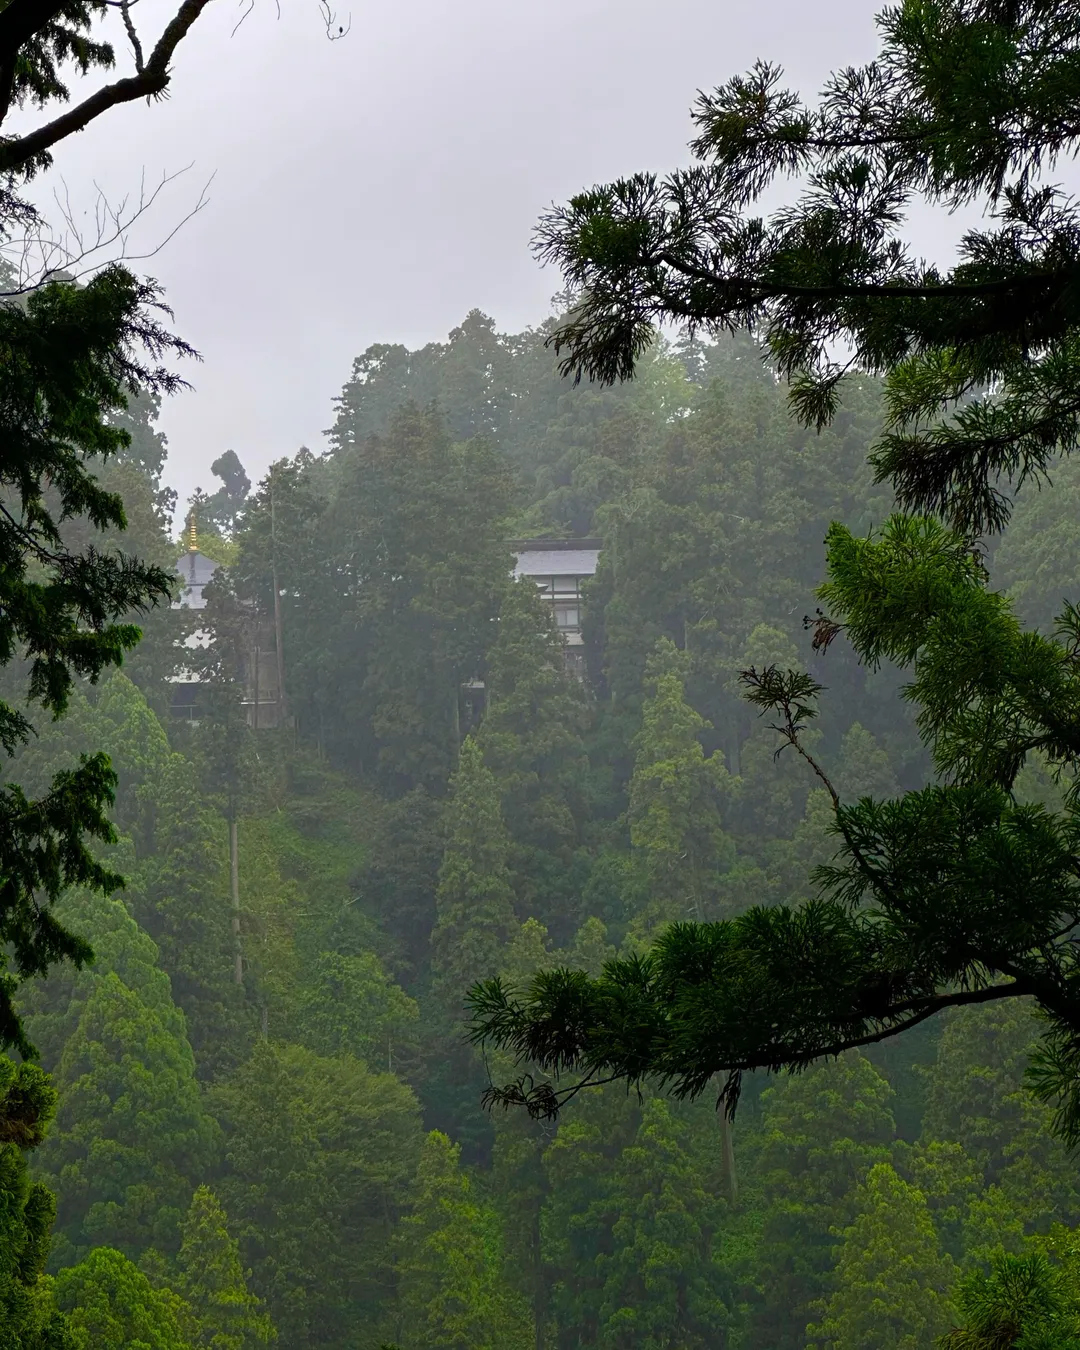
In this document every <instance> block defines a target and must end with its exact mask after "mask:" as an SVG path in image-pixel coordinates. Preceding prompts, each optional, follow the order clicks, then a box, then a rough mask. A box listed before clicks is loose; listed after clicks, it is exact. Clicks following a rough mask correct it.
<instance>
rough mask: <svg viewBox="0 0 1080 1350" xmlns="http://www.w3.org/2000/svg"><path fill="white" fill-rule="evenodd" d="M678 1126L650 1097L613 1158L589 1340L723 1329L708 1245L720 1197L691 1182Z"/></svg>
mask: <svg viewBox="0 0 1080 1350" xmlns="http://www.w3.org/2000/svg"><path fill="white" fill-rule="evenodd" d="M683 1133H684V1131H683V1130H682V1129H681V1128H680V1124H679V1122H678V1121H677V1120H676V1118H675V1117H674V1115H673V1113H672V1111H671V1108H670V1107H669V1106H668V1105H667V1104H666V1103H665V1102H663V1101H661V1100H659V1099H654V1100H653V1101H651V1102H649V1103H648V1104H647V1105H646V1107H645V1109H644V1112H643V1114H642V1120H641V1125H640V1127H639V1129H638V1132H637V1137H636V1139H635V1140H634V1142H633V1144H632V1145H631V1146H630V1147H629V1148H626V1149H624V1150H623V1152H622V1155H621V1157H620V1158H619V1163H618V1167H617V1169H616V1172H615V1176H614V1187H613V1191H612V1195H611V1200H610V1203H611V1207H612V1211H613V1215H614V1224H613V1226H612V1231H611V1237H612V1248H613V1249H612V1252H611V1255H610V1256H609V1257H608V1258H607V1260H606V1261H605V1262H604V1265H603V1276H604V1281H603V1286H602V1289H601V1294H600V1337H599V1341H598V1344H600V1345H603V1346H605V1347H611V1350H632V1348H633V1347H637V1346H655V1347H657V1350H660V1347H671V1350H674V1347H676V1346H678V1347H680V1350H683V1348H685V1350H705V1348H706V1347H710V1346H713V1345H715V1344H717V1342H718V1341H721V1340H722V1339H723V1337H724V1335H725V1332H726V1329H727V1325H728V1311H727V1308H726V1307H725V1304H724V1300H723V1297H722V1294H723V1286H722V1272H721V1270H720V1267H719V1265H718V1263H717V1261H716V1256H715V1253H714V1251H713V1234H714V1231H715V1229H716V1226H717V1224H718V1220H719V1217H720V1216H719V1212H718V1211H719V1208H720V1206H718V1204H717V1202H716V1201H715V1200H714V1199H712V1198H711V1197H710V1196H709V1195H708V1194H707V1193H706V1190H705V1188H704V1187H703V1185H702V1184H701V1177H700V1175H699V1174H698V1173H697V1172H696V1169H695V1167H694V1164H693V1162H692V1160H691V1158H690V1156H689V1155H688V1153H687V1151H686V1148H685V1144H684V1141H683V1138H682V1135H683Z"/></svg>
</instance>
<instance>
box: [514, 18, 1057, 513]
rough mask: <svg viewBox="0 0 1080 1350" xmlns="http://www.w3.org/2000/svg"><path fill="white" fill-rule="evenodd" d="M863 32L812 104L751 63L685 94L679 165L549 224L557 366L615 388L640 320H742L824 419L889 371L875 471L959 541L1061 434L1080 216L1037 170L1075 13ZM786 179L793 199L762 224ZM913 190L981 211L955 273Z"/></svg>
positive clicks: (702, 327) (642, 327)
mask: <svg viewBox="0 0 1080 1350" xmlns="http://www.w3.org/2000/svg"><path fill="white" fill-rule="evenodd" d="M877 26H878V31H879V34H880V40H881V50H880V52H879V53H878V55H877V57H876V58H875V60H874V61H872V62H870V63H869V64H867V65H865V66H862V67H853V68H845V69H841V70H838V71H836V72H835V73H834V74H833V75H832V76H831V77H830V78H829V80H828V81H827V82H826V85H825V88H824V90H823V92H822V95H821V99H820V101H819V102H818V104H817V105H816V106H813V105H807V104H806V103H804V102H803V100H802V99H801V97H800V96H799V95H798V94H797V93H795V92H794V91H792V90H787V89H784V88H783V86H782V84H781V80H782V72H781V70H780V68H779V67H778V66H776V65H773V64H770V63H768V62H766V61H758V62H757V63H756V64H755V65H754V67H753V68H752V69H751V70H750V71H749V72H748V74H746V75H744V76H736V77H734V78H733V79H731V80H729V81H728V82H727V83H726V84H724V85H722V86H721V87H720V88H718V89H716V90H714V91H713V92H711V93H701V94H699V95H698V98H697V101H696V103H695V106H694V111H693V121H694V127H695V133H696V134H695V139H694V141H693V142H692V147H691V148H692V150H693V152H694V155H695V157H696V160H697V162H696V163H694V164H693V165H691V166H690V167H689V168H686V169H680V170H676V171H675V172H673V173H671V174H669V175H667V176H666V177H663V178H660V177H658V176H657V175H655V174H651V173H641V174H636V175H634V176H633V177H630V178H625V179H621V180H619V181H618V182H615V183H611V184H606V185H602V186H598V187H594V188H592V189H590V190H589V191H585V192H581V193H579V194H578V195H577V196H575V197H573V198H572V199H571V200H570V202H569V203H568V204H566V205H565V206H562V207H557V208H555V209H554V210H553V211H551V212H550V213H549V214H548V215H547V216H546V217H545V218H544V219H543V220H542V222H541V224H540V228H539V232H538V236H537V249H538V252H539V254H540V257H541V258H542V259H543V260H544V261H546V262H549V263H554V264H555V265H556V266H557V267H558V268H559V269H560V270H561V272H562V273H563V275H564V277H565V278H566V281H567V284H568V286H569V287H570V288H571V289H572V291H573V292H574V294H575V295H576V297H577V302H576V304H575V305H574V307H573V309H572V310H571V311H570V313H569V315H567V316H566V318H565V319H564V320H563V321H562V322H561V323H560V324H559V326H558V327H557V328H556V329H555V331H554V333H553V334H552V335H551V341H552V342H553V344H554V346H555V348H556V350H557V351H558V352H559V353H560V354H561V355H562V361H561V368H562V369H563V371H564V372H566V373H569V374H573V375H575V376H576V377H579V378H580V377H581V376H582V375H586V376H588V377H590V378H593V379H597V380H600V381H604V382H612V381H615V380H624V379H627V378H629V377H630V376H631V375H633V374H634V372H635V369H636V367H637V365H638V363H639V361H640V359H641V357H642V354H643V353H644V352H645V351H647V349H648V348H649V346H650V344H651V342H652V340H653V333H654V328H653V325H654V324H655V323H658V322H661V321H663V320H671V319H676V320H677V321H678V322H679V323H684V324H687V325H688V328H689V333H690V336H691V338H693V336H694V335H695V333H698V332H705V333H709V334H716V333H719V332H724V331H739V330H743V331H746V332H748V333H751V334H754V335H755V336H759V337H761V338H763V339H764V343H765V345H766V348H767V350H768V352H769V354H770V356H771V358H772V361H773V363H774V364H775V367H776V369H777V370H778V371H779V373H780V374H781V375H783V376H785V377H787V379H788V380H789V381H790V382H791V402H792V405H793V407H794V410H795V411H796V413H797V414H798V416H799V418H800V419H801V420H802V421H803V422H804V423H806V424H807V425H811V426H816V427H819V428H820V427H822V426H824V425H826V424H828V423H829V422H831V421H832V420H833V419H834V418H835V417H836V416H837V412H838V409H839V408H840V406H841V400H842V398H843V394H844V392H845V390H846V387H847V386H848V385H850V384H851V383H854V382H856V381H857V380H858V375H859V372H867V371H869V372H875V373H879V374H884V375H886V376H887V381H888V383H887V410H888V421H887V427H886V432H885V435H884V436H883V437H882V438H881V439H880V441H879V442H878V444H877V446H876V448H875V449H874V451H873V454H872V460H873V463H874V465H875V468H876V470H877V473H878V474H879V475H880V477H882V478H887V479H891V480H892V482H893V484H894V486H895V488H896V490H897V494H898V497H899V498H900V501H901V503H902V504H903V505H904V506H906V507H908V508H915V509H924V510H925V509H929V510H940V511H942V512H943V513H945V514H948V515H950V516H951V517H952V519H953V521H954V523H957V524H958V525H960V526H961V527H963V528H970V529H971V530H972V531H973V532H974V531H976V530H979V529H981V528H982V527H984V526H986V525H989V526H990V527H996V526H1000V525H1001V524H1002V522H1003V521H1004V520H1005V519H1006V518H1007V516H1008V510H1009V503H1008V497H1007V493H1006V492H1005V491H1004V488H1005V485H1006V483H1007V481H1008V480H1010V479H1011V480H1012V481H1013V482H1019V483H1022V482H1023V481H1024V480H1025V479H1027V478H1029V477H1030V476H1032V475H1036V476H1037V475H1038V474H1039V473H1040V472H1041V471H1042V470H1043V469H1044V468H1045V467H1046V466H1047V464H1048V462H1049V460H1050V458H1051V457H1052V456H1053V454H1054V452H1055V451H1056V450H1057V449H1058V448H1062V449H1065V450H1069V449H1071V448H1072V446H1073V445H1074V444H1075V440H1076V434H1077V419H1078V417H1080V405H1078V404H1077V401H1076V398H1075V393H1074V387H1075V374H1076V323H1077V316H1076V313H1075V310H1074V308H1073V304H1072V300H1071V295H1072V292H1071V289H1070V288H1071V284H1072V283H1071V277H1072V268H1073V266H1074V264H1075V257H1076V252H1077V248H1078V242H1080V218H1078V214H1077V208H1076V206H1075V203H1074V202H1073V201H1072V200H1071V199H1070V198H1069V197H1067V196H1066V195H1065V193H1064V192H1063V191H1062V190H1059V189H1056V188H1052V187H1048V186H1046V185H1045V184H1046V179H1045V176H1044V173H1045V171H1046V170H1048V169H1050V170H1051V171H1052V169H1051V166H1052V165H1054V164H1055V163H1056V162H1057V160H1058V158H1059V156H1068V155H1070V154H1072V153H1073V152H1074V151H1075V148H1076V144H1077V130H1076V125H1075V121H1074V119H1073V117H1072V110H1073V92H1072V78H1073V75H1074V73H1075V68H1076V62H1077V59H1078V57H1077V53H1078V49H1080V23H1078V21H1077V19H1076V16H1075V14H1074V13H1073V12H1071V11H1070V12H1069V14H1068V15H1065V14H1063V13H1061V12H1060V11H1059V10H1058V9H1057V8H1056V7H1053V6H1047V5H1045V4H1042V3H1040V0H1027V2H1026V3H1020V4H997V3H992V4H984V3H982V2H981V0H960V2H959V3H938V2H936V0H929V2H928V0H905V3H901V4H897V5H894V6H892V7H890V8H887V9H885V10H883V11H882V12H881V13H880V14H879V15H878V18H877ZM785 178H794V179H796V180H797V181H798V182H799V183H800V184H801V185H802V186H801V188H800V189H799V191H798V195H797V196H795V197H794V199H792V200H788V201H787V202H785V203H783V204H782V205H780V206H778V207H777V209H776V210H775V211H774V212H773V214H772V215H771V217H769V218H768V219H764V220H763V219H759V218H757V217H756V216H755V214H754V213H755V212H756V211H757V210H758V202H759V198H760V197H761V195H762V194H763V193H764V192H765V191H766V190H767V189H769V188H771V187H772V186H773V185H774V184H775V182H776V181H777V180H778V179H785ZM919 199H921V200H923V201H924V202H927V203H929V204H931V205H934V206H945V207H949V208H951V207H954V206H959V205H961V204H969V205H978V207H979V208H980V209H981V210H982V212H983V214H984V220H985V224H984V225H983V227H982V228H978V229H975V228H973V229H969V230H967V231H966V232H965V233H964V234H963V236H962V237H961V240H960V243H959V247H958V251H957V258H956V261H955V263H954V265H953V266H952V267H951V268H948V269H942V268H940V267H938V266H936V265H933V264H930V263H926V262H923V261H920V260H919V259H918V257H917V255H916V254H915V253H914V252H913V251H912V250H911V247H910V245H909V243H908V242H907V241H906V240H905V239H904V237H903V234H902V233H901V230H902V222H903V221H904V220H905V218H906V215H907V211H908V208H909V206H910V205H911V204H912V203H913V202H914V201H916V200H919ZM837 341H842V342H843V343H844V345H846V346H847V347H848V348H850V350H851V353H852V355H851V358H850V360H849V361H847V362H844V363H841V362H839V361H838V360H837V359H836V356H835V351H836V346H835V344H836V343H837ZM852 367H854V371H852ZM988 388H994V391H995V392H994V396H993V397H992V398H990V397H981V396H980V395H981V393H982V391H984V390H986V389H988ZM1002 480H1004V481H1002Z"/></svg>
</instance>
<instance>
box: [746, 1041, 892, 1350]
mask: <svg viewBox="0 0 1080 1350" xmlns="http://www.w3.org/2000/svg"><path fill="white" fill-rule="evenodd" d="M891 1097H892V1092H891V1090H890V1088H889V1085H888V1083H887V1082H886V1081H885V1080H884V1079H883V1078H882V1076H881V1075H880V1074H879V1073H878V1072H877V1071H876V1070H875V1069H874V1068H873V1066H872V1065H871V1064H869V1063H868V1062H867V1060H865V1059H864V1058H863V1057H862V1056H861V1055H858V1054H856V1053H849V1054H848V1055H845V1056H844V1057H843V1058H841V1059H839V1060H836V1061H835V1062H832V1063H826V1064H822V1065H819V1066H816V1067H814V1068H812V1069H808V1070H807V1071H806V1072H805V1073H803V1074H798V1075H785V1076H784V1077H782V1078H781V1079H779V1081H778V1082H777V1084H776V1086H775V1087H772V1088H769V1089H768V1090H767V1091H766V1092H765V1093H764V1094H763V1095H762V1107H763V1120H762V1131H761V1139H760V1143H759V1149H760V1153H759V1159H758V1167H759V1169H760V1172H761V1176H762V1179H763V1183H764V1194H765V1197H766V1203H765V1207H764V1212H763V1215H762V1222H761V1230H760V1239H759V1245H758V1250H757V1252H756V1255H755V1260H754V1265H753V1278H754V1282H755V1284H756V1285H758V1287H759V1292H758V1293H757V1296H756V1297H755V1299H754V1302H753V1304H752V1308H751V1326H752V1328H753V1333H754V1336H755V1338H756V1341H757V1343H759V1344H762V1345H770V1346H774V1347H776V1350H787V1348H788V1347H792V1350H794V1347H798V1346H802V1345H803V1344H804V1343H805V1331H806V1326H807V1323H808V1322H809V1321H810V1320H811V1317H812V1314H813V1310H814V1308H815V1306H816V1304H817V1302H818V1301H819V1300H820V1298H821V1297H822V1296H823V1295H824V1294H825V1293H826V1292H827V1290H828V1288H829V1277H830V1275H831V1272H832V1269H833V1266H834V1258H833V1247H834V1244H835V1235H836V1232H837V1231H838V1230H839V1229H841V1228H843V1227H845V1226H846V1225H847V1224H849V1223H851V1222H853V1220H854V1217H855V1210H854V1208H853V1205H854V1195H855V1191H856V1187H857V1184H858V1182H859V1180H860V1179H861V1178H862V1177H863V1176H865V1175H866V1173H867V1172H868V1170H869V1169H870V1168H872V1167H873V1166H874V1165H875V1164H877V1163H880V1162H883V1161H884V1160H885V1159H886V1157H887V1148H888V1145H889V1142H890V1141H891V1139H892V1136H893V1131H894V1123H893V1117H892V1111H891V1109H890V1098H891Z"/></svg>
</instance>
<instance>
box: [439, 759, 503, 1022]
mask: <svg viewBox="0 0 1080 1350" xmlns="http://www.w3.org/2000/svg"><path fill="white" fill-rule="evenodd" d="M450 791H451V798H450V806H449V811H448V820H447V825H446V836H447V842H446V851H445V853H444V855H443V863H442V867H441V868H440V870H439V888H438V891H437V893H436V919H435V927H434V928H433V930H432V934H431V947H432V958H431V959H432V969H433V974H434V986H433V987H434V990H435V992H436V995H437V996H438V997H439V998H440V1001H441V1004H442V1007H443V1008H444V1009H445V1010H446V1012H447V1013H448V1014H449V1015H450V1016H451V1017H454V1018H456V1017H457V1016H458V1015H459V1010H460V1009H461V993H462V991H463V990H464V989H466V988H467V987H468V985H469V982H470V981H471V980H473V979H475V978H477V977H478V976H479V974H480V973H481V972H482V971H485V970H490V969H491V968H492V966H493V965H495V964H496V963H497V962H498V960H499V953H500V951H501V949H502V946H503V944H504V943H505V942H506V941H507V940H508V939H509V937H510V934H511V933H512V932H513V929H514V910H513V901H514V895H513V890H512V888H511V885H510V871H509V867H508V858H509V840H508V839H507V835H506V826H505V824H504V823H503V818H502V809H501V806H500V802H499V792H498V787H497V785H496V782H495V777H494V775H493V774H492V772H491V770H490V769H489V768H488V767H487V765H486V764H485V762H484V754H483V751H482V750H481V748H480V744H479V742H478V741H477V740H476V739H474V738H473V737H472V736H469V737H466V739H465V742H464V744H463V745H462V747H461V757H460V759H459V761H458V768H457V772H456V773H455V774H454V776H453V778H452V779H451V782H450Z"/></svg>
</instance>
